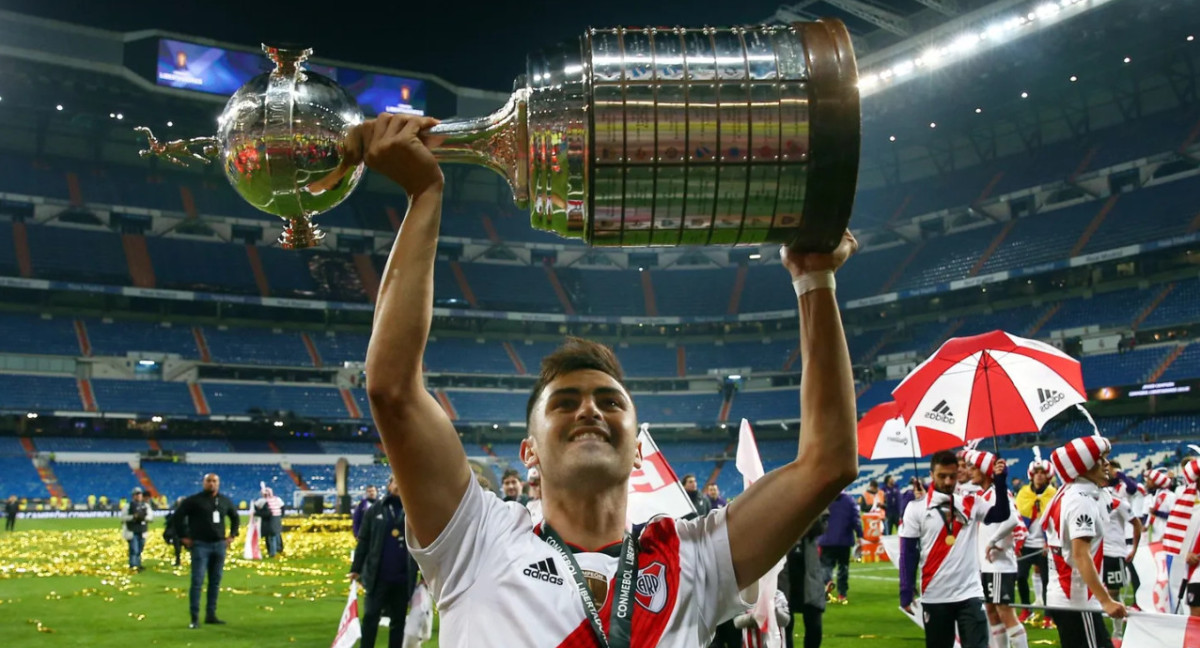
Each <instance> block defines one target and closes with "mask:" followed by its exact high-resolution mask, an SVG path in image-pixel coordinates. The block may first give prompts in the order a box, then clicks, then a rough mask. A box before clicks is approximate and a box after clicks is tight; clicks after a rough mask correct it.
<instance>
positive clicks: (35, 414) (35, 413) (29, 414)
mask: <svg viewBox="0 0 1200 648" xmlns="http://www.w3.org/2000/svg"><path fill="white" fill-rule="evenodd" d="M37 417H38V413H37V412H29V413H27V414H25V418H28V419H35V418H37Z"/></svg>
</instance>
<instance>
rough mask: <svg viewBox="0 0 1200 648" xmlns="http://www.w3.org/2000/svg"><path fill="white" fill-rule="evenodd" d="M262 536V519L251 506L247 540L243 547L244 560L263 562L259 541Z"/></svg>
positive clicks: (247, 525) (247, 524)
mask: <svg viewBox="0 0 1200 648" xmlns="http://www.w3.org/2000/svg"><path fill="white" fill-rule="evenodd" d="M261 536H262V518H260V517H258V516H256V515H254V506H253V505H251V506H250V521H249V522H248V523H246V540H245V544H243V545H242V558H245V559H246V560H262V550H261V549H259V547H258V544H259V543H258V541H259V539H260V538H261Z"/></svg>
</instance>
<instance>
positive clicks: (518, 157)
mask: <svg viewBox="0 0 1200 648" xmlns="http://www.w3.org/2000/svg"><path fill="white" fill-rule="evenodd" d="M263 49H264V51H265V52H266V54H267V55H268V56H269V57H270V58H271V59H272V60H273V61H274V62H275V69H274V70H272V71H271V72H269V73H265V74H262V75H259V76H258V77H255V78H254V79H251V80H250V81H249V82H247V84H246V85H245V86H243V87H242V88H241V89H239V90H238V91H237V92H236V93H234V95H233V96H232V97H230V99H229V102H228V104H227V105H226V106H225V110H224V111H223V112H222V114H221V116H220V118H219V119H218V122H217V123H218V133H217V136H216V137H200V138H195V139H191V140H177V141H173V142H159V141H157V140H155V139H154V137H153V135H152V134H151V133H150V132H149V130H148V129H139V130H141V131H143V132H144V133H145V134H146V135H147V136H148V137H149V139H150V147H149V149H147V150H144V151H142V155H143V156H151V155H156V156H161V157H165V158H167V159H169V160H172V161H175V162H180V163H183V162H186V161H189V160H193V159H197V160H204V161H207V160H210V159H217V160H219V161H220V163H221V164H222V166H223V167H224V170H225V175H226V177H228V179H229V182H230V183H231V184H232V185H233V187H234V188H235V189H236V190H237V191H238V193H239V194H241V196H242V197H243V198H245V199H246V200H247V201H249V202H250V203H251V204H252V205H254V206H255V207H257V208H259V209H261V210H263V211H266V212H269V213H271V214H275V215H277V216H280V217H282V218H283V219H285V220H286V221H287V227H286V229H285V231H284V232H283V234H282V235H281V237H280V244H281V245H283V246H284V247H288V248H304V247H311V246H314V245H316V244H317V243H318V241H319V240H320V238H321V236H322V235H321V232H320V231H319V230H318V229H317V227H316V225H315V224H314V223H313V221H312V217H313V216H315V215H317V214H320V213H322V212H325V211H328V210H330V209H332V208H333V207H334V206H336V205H337V204H338V203H340V202H341V201H342V200H344V199H345V198H346V197H347V196H348V195H349V194H350V192H351V191H353V189H354V187H355V186H356V185H357V184H358V182H359V180H360V179H361V177H362V166H361V165H360V166H358V167H357V168H354V169H352V170H351V171H350V172H348V173H345V172H344V168H343V169H342V171H343V172H342V173H339V172H338V167H339V163H340V162H341V160H342V152H343V149H344V145H343V139H344V138H345V137H346V135H347V134H348V133H349V131H350V129H351V128H352V127H353V126H354V125H355V124H357V123H359V122H361V121H362V118H363V116H362V112H361V110H360V109H359V107H358V105H357V103H356V102H355V101H354V99H353V98H351V97H350V96H349V95H348V94H346V92H345V91H343V90H342V89H341V88H340V87H338V86H337V84H335V83H334V82H333V81H331V80H329V79H327V78H325V77H323V76H321V75H319V74H316V73H314V72H311V71H307V70H305V69H304V61H305V59H306V58H307V57H308V56H309V55H310V54H311V50H295V49H292V50H289V49H282V48H274V47H267V46H264V48H263ZM857 84H858V73H857V68H856V65H855V61H854V53H853V49H852V47H851V44H850V37H849V34H848V33H847V31H846V28H845V26H844V25H842V23H840V22H838V21H836V20H820V21H816V22H803V23H795V24H793V25H788V26H773V27H772V26H761V27H745V28H730V29H713V28H703V29H684V28H670V29H627V28H625V29H593V30H589V31H588V32H587V33H586V34H584V35H583V37H582V38H580V39H579V40H577V41H575V40H573V41H568V42H565V43H563V44H561V45H558V46H556V47H554V48H551V49H548V50H545V51H542V52H538V53H535V54H532V55H530V56H529V57H528V59H527V65H526V73H525V75H524V76H523V77H519V78H518V79H517V83H516V86H517V89H516V91H515V92H514V93H513V94H512V96H511V97H510V98H509V100H508V102H507V103H506V104H505V106H504V107H503V108H501V109H500V110H499V111H497V112H496V113H494V114H492V115H489V116H487V117H481V118H476V119H465V120H463V119H455V120H446V121H443V122H442V123H441V124H440V125H438V126H436V127H434V128H433V129H431V132H433V133H438V134H441V135H444V136H446V139H445V141H444V143H443V144H441V145H440V146H439V147H438V148H436V149H435V150H434V153H435V154H436V156H437V157H438V159H439V160H441V161H443V162H461V163H472V164H480V165H483V166H486V167H488V168H491V169H493V170H495V171H496V172H498V173H500V174H501V175H503V176H504V178H505V179H506V180H507V181H508V183H509V185H510V186H511V187H512V192H513V198H514V200H515V202H516V203H517V205H518V206H521V207H526V208H528V209H529V210H530V214H531V223H532V225H533V227H534V228H536V229H541V230H547V231H551V232H555V233H557V234H559V235H561V236H564V237H567V238H575V239H583V240H584V241H587V242H588V243H589V244H592V245H604V246H649V245H663V246H670V245H730V244H755V243H783V244H789V245H791V246H793V247H795V248H797V249H800V250H817V251H828V250H832V249H833V248H834V247H835V246H836V245H837V243H838V241H839V240H840V238H841V234H842V231H843V230H844V229H845V228H846V225H847V223H848V222H849V219H850V208H851V205H852V203H853V198H854V189H855V183H856V180H857V174H858V156H859V139H860V110H859V94H858V87H857Z"/></svg>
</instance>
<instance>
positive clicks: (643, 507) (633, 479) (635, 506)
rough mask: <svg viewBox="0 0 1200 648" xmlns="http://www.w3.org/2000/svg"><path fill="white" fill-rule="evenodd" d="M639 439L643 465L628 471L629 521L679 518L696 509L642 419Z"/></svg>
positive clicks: (641, 522)
mask: <svg viewBox="0 0 1200 648" xmlns="http://www.w3.org/2000/svg"><path fill="white" fill-rule="evenodd" d="M638 443H639V444H641V447H642V467H641V468H634V470H633V472H632V473H630V474H629V503H628V505H627V513H626V515H627V517H628V522H629V524H631V525H633V524H643V523H645V522H647V521H649V520H650V518H652V517H654V516H656V515H666V516H669V517H673V518H679V517H683V516H685V515H688V514H690V513H695V512H696V507H695V506H692V500H691V498H690V497H688V494H687V492H685V491H684V490H683V484H682V483H680V481H679V478H678V477H676V476H675V471H674V470H671V466H670V465H668V464H667V458H666V457H664V456H663V454H662V452H659V450H658V446H657V445H656V444H655V443H654V439H652V438H650V426H649V425H647V424H645V423H643V424H642V426H641V429H639V430H638Z"/></svg>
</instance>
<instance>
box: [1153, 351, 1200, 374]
mask: <svg viewBox="0 0 1200 648" xmlns="http://www.w3.org/2000/svg"><path fill="white" fill-rule="evenodd" d="M1188 378H1200V343H1197V342H1192V343H1190V344H1188V345H1187V348H1185V349H1184V350H1183V353H1181V354H1179V357H1178V358H1175V361H1174V362H1172V363H1171V366H1169V367H1167V370H1166V371H1165V372H1163V375H1162V378H1160V380H1186V379H1188Z"/></svg>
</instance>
